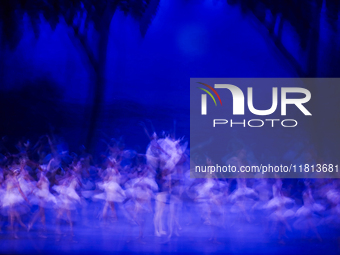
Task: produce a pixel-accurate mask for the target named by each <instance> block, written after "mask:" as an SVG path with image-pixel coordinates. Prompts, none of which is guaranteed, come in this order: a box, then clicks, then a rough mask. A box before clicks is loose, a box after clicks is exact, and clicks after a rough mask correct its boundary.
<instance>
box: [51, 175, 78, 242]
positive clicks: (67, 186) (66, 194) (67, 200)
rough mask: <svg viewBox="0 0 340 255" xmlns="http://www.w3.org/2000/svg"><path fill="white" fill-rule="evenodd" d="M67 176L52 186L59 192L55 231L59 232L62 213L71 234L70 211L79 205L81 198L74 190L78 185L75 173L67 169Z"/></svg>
mask: <svg viewBox="0 0 340 255" xmlns="http://www.w3.org/2000/svg"><path fill="white" fill-rule="evenodd" d="M66 175H67V176H66V177H65V178H64V179H62V180H61V181H60V185H55V186H53V187H52V188H53V189H54V190H55V191H56V192H58V193H59V195H58V196H57V197H56V199H57V204H56V208H57V221H56V232H57V234H61V231H60V220H61V218H62V217H63V215H66V218H67V221H68V222H69V225H70V233H71V236H73V221H72V218H71V211H74V210H76V208H77V205H80V203H81V200H80V197H79V195H78V193H77V192H76V188H77V187H78V186H79V185H80V181H79V179H78V177H77V175H76V174H75V173H73V172H72V171H71V170H69V171H68V172H67V174H66Z"/></svg>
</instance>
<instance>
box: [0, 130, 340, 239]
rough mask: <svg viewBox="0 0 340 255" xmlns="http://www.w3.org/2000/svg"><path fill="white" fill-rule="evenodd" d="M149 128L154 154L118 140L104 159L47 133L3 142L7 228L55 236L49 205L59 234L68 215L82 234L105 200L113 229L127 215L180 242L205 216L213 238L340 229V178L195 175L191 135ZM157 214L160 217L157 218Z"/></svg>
mask: <svg viewBox="0 0 340 255" xmlns="http://www.w3.org/2000/svg"><path fill="white" fill-rule="evenodd" d="M143 127H144V129H145V132H146V134H147V135H148V137H149V139H150V143H149V145H148V147H147V150H146V152H145V153H143V154H140V153H138V152H136V151H134V150H127V149H125V148H124V146H123V145H122V143H121V141H120V140H117V139H111V140H109V141H105V142H106V145H107V151H106V152H105V153H103V154H102V155H101V157H100V158H101V162H99V163H98V162H94V159H93V157H92V155H90V154H89V153H87V152H86V151H85V149H84V148H83V147H82V149H81V152H80V153H79V154H78V155H77V154H75V153H69V152H68V151H63V150H62V149H61V147H62V146H59V145H60V144H59V141H58V139H57V137H56V136H43V137H41V138H40V139H39V141H38V142H37V144H36V145H34V146H33V145H31V144H30V143H29V142H19V143H18V144H17V149H18V151H19V152H18V153H16V154H13V153H9V152H8V151H7V150H6V149H5V147H4V146H2V149H3V154H1V155H0V156H1V157H0V213H1V214H0V215H1V216H0V222H1V225H0V230H2V231H3V230H4V228H6V229H8V231H7V230H6V232H5V233H6V234H10V235H11V236H12V237H13V238H19V237H18V231H19V228H23V229H24V230H26V231H28V232H29V231H32V229H33V228H34V229H35V230H37V229H38V232H39V236H40V237H41V238H46V237H47V230H46V215H45V211H47V210H51V211H53V212H55V213H54V215H55V219H53V222H54V224H55V225H54V226H55V228H54V231H55V233H56V235H57V236H60V235H62V234H63V231H65V230H63V231H62V230H61V228H60V226H61V223H62V222H67V224H68V225H69V234H70V235H73V234H74V233H73V229H74V218H73V216H72V215H73V214H74V212H81V213H80V214H79V213H78V217H83V218H85V219H84V221H86V220H88V221H93V220H98V219H86V218H87V217H89V214H88V213H86V211H87V210H89V205H92V204H96V205H98V204H99V205H101V207H100V220H102V221H103V224H105V226H108V225H109V224H114V223H113V222H114V221H122V222H125V223H126V224H128V225H130V226H131V227H138V233H139V234H138V239H139V240H142V239H143V236H144V233H145V229H146V224H152V227H151V228H152V229H153V234H154V235H155V236H157V237H162V236H164V237H166V238H168V240H171V237H172V236H173V235H176V236H180V235H181V231H182V229H183V228H185V227H186V226H187V225H190V224H195V223H194V222H196V224H197V222H199V224H200V225H203V226H206V227H207V228H208V229H210V233H211V238H210V240H211V241H213V242H218V234H217V233H218V232H219V231H227V230H228V228H229V229H230V228H232V227H233V226H243V225H244V224H253V223H254V224H255V223H261V224H262V225H263V227H264V231H265V232H266V233H268V235H270V236H274V237H275V238H277V240H278V241H279V242H282V243H284V242H285V239H286V238H287V231H288V232H294V231H297V232H298V233H299V234H301V235H302V237H304V236H311V237H312V238H313V237H314V238H316V239H318V240H319V241H322V236H321V235H320V234H319V230H318V229H319V227H320V226H325V225H326V226H336V227H337V226H339V223H340V222H339V220H338V219H339V216H340V187H339V184H340V182H339V181H338V180H337V179H294V180H293V179H291V180H286V179H283V180H281V179H279V178H276V179H265V178H258V179H255V178H254V179H244V178H241V177H240V178H237V179H218V178H216V176H210V177H209V178H203V179H195V178H190V157H189V148H188V146H187V142H185V141H184V140H183V139H176V138H175V137H174V135H171V134H168V135H167V134H163V135H162V136H161V137H159V136H158V135H157V134H156V133H155V132H154V133H153V134H152V135H150V134H149V133H148V131H147V129H146V127H145V125H143ZM302 153H306V152H305V151H304V152H302ZM288 154H289V153H288ZM288 154H287V155H288ZM290 154H292V153H291V152H290ZM248 157H249V153H248V152H247V151H246V150H245V149H244V148H239V149H237V150H235V151H233V153H232V154H231V155H230V156H229V157H228V158H227V159H226V162H227V163H228V162H229V163H230V162H232V163H233V164H237V165H247V164H250V161H251V159H249V158H248ZM206 160H207V162H208V163H209V162H210V163H211V159H209V158H208V157H206ZM191 163H192V164H194V162H191ZM117 210H119V211H120V212H122V213H120V214H118V213H117ZM47 215H52V214H51V213H48V214H47ZM79 215H81V216H79ZM182 215H186V217H182ZM23 216H25V217H23ZM150 216H152V223H150V222H148V221H147V218H148V217H150ZM22 218H25V219H26V221H25V222H23V220H22ZM38 222H40V223H38ZM125 223H124V224H125ZM233 229H234V230H235V228H233Z"/></svg>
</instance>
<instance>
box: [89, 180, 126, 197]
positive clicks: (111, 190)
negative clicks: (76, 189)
mask: <svg viewBox="0 0 340 255" xmlns="http://www.w3.org/2000/svg"><path fill="white" fill-rule="evenodd" d="M98 186H99V187H101V188H102V189H104V190H105V192H103V193H100V194H97V195H94V196H93V198H94V199H102V200H106V201H110V202H123V201H124V200H125V198H126V195H125V192H124V190H123V189H122V188H121V187H120V185H119V184H118V183H117V182H115V181H109V182H106V183H103V184H98Z"/></svg>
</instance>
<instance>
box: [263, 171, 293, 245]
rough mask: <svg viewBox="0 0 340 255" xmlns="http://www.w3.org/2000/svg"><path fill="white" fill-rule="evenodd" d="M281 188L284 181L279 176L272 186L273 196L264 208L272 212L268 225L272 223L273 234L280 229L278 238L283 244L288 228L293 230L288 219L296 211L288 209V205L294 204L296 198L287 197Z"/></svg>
mask: <svg viewBox="0 0 340 255" xmlns="http://www.w3.org/2000/svg"><path fill="white" fill-rule="evenodd" d="M281 188H282V181H281V179H279V178H277V179H276V181H275V183H274V184H273V186H272V189H273V198H272V199H271V200H269V201H268V203H267V204H266V205H265V206H264V208H265V209H267V210H268V211H269V212H271V213H270V215H269V221H268V226H269V224H272V234H274V233H276V232H277V231H278V233H279V234H278V240H279V242H280V243H282V244H283V243H284V240H283V237H286V230H287V229H288V230H291V227H290V225H289V224H288V222H287V220H288V219H291V218H293V217H294V211H293V210H291V209H287V208H286V206H287V205H291V206H292V205H294V200H293V199H291V198H288V197H285V196H284V195H283V194H282V191H281Z"/></svg>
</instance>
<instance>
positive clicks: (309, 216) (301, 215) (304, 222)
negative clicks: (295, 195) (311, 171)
mask: <svg viewBox="0 0 340 255" xmlns="http://www.w3.org/2000/svg"><path fill="white" fill-rule="evenodd" d="M305 185H306V189H305V191H304V192H303V194H302V198H303V206H302V207H300V208H299V209H298V210H297V211H296V213H295V216H296V217H297V220H296V221H295V222H294V225H293V226H294V228H296V229H300V230H302V231H303V235H304V236H306V234H307V233H308V231H309V230H311V231H312V232H314V234H315V235H316V237H317V238H318V239H319V241H322V239H321V236H320V234H319V232H318V230H317V228H316V227H317V225H318V224H319V223H320V222H321V220H320V217H318V216H317V215H316V214H315V213H321V212H323V211H324V210H325V207H323V206H322V205H321V204H318V203H315V201H314V198H313V196H312V189H311V187H310V183H309V182H308V181H305Z"/></svg>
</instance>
